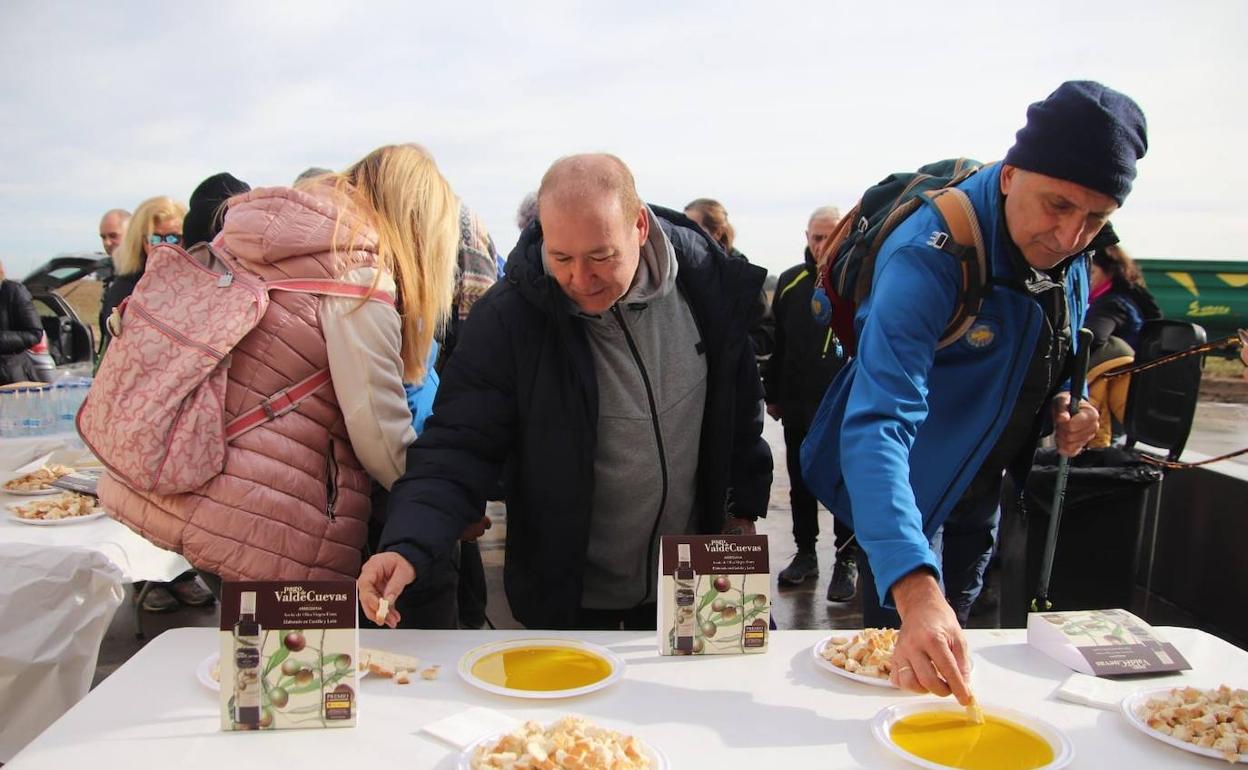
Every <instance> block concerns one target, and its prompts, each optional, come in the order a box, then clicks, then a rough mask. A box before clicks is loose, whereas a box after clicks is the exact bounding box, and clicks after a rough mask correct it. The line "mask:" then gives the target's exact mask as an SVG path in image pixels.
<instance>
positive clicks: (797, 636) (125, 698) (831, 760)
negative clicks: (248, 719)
mask: <svg viewBox="0 0 1248 770" xmlns="http://www.w3.org/2000/svg"><path fill="white" fill-rule="evenodd" d="M1161 633H1162V635H1163V636H1164V637H1165V638H1167V639H1168V640H1169V641H1171V642H1173V643H1174V644H1175V645H1176V646H1177V647H1178V648H1179V650H1181V651H1182V653H1183V654H1184V655H1185V656H1187V658H1188V660H1189V661H1190V662H1191V663H1192V665H1193V666H1194V667H1195V669H1194V671H1192V672H1189V673H1188V674H1185V675H1182V676H1178V677H1168V678H1167V679H1166V681H1165V682H1164V683H1163V684H1158V683H1157V681H1153V682H1144V683H1141V687H1157V686H1166V685H1169V684H1171V683H1179V682H1184V683H1186V682H1192V683H1194V684H1199V685H1213V684H1217V683H1219V682H1227V683H1229V684H1237V685H1239V686H1241V687H1242V686H1245V685H1248V653H1245V652H1244V651H1242V650H1239V649H1237V648H1235V647H1233V646H1231V645H1230V644H1227V643H1226V642H1223V641H1222V640H1220V639H1217V638H1216V637H1213V636H1210V635H1208V634H1205V633H1202V632H1200V631H1194V630H1191V629H1182V628H1164V629H1161ZM534 635H536V634H534V633H532V632H524V631H515V632H512V631H496V632H489V631H380V630H377V631H372V630H366V631H362V632H361V634H360V643H361V644H362V645H365V646H373V647H382V648H385V649H390V650H394V651H400V652H405V653H409V654H413V655H418V656H420V657H421V658H422V659H423V660H424V661H427V662H430V663H441V664H442V665H443V669H442V676H441V677H440V678H439V679H438V680H436V681H433V682H427V681H423V680H419V679H418V680H416V681H414V682H413V683H412V684H410V685H407V686H399V685H396V684H394V683H393V682H392V681H389V680H380V679H376V678H367V679H364V680H361V682H360V718H359V725H358V727H356V728H355V729H337V730H304V731H289V732H276V733H264V734H256V733H232V734H227V733H221V732H220V731H219V722H218V716H217V708H218V706H217V701H216V696H215V693H212V692H209V691H208V690H207V689H206V688H205V687H204V686H203V685H202V684H200V683H199V682H198V681H197V680H196V678H195V667H196V665H197V664H198V663H199V662H200V661H201V660H202V659H203V658H204V657H205V656H207V655H209V654H210V653H212V652H213V651H214V650H215V649H216V646H217V637H216V632H215V631H214V630H212V629H202V628H196V629H177V630H173V631H169V632H167V633H165V634H163V635H162V636H160V637H159V638H157V639H155V640H154V641H153V642H151V643H150V644H148V645H147V646H146V647H144V648H143V650H142V651H140V652H139V653H138V654H137V655H136V656H135V657H134V658H132V659H131V660H130V661H128V662H127V663H126V664H125V665H124V666H122V668H121V669H119V670H118V671H117V672H116V673H114V674H113V675H112V676H111V677H109V678H108V679H107V680H105V681H104V682H103V683H102V684H101V685H100V686H99V687H97V688H96V689H95V690H94V691H92V692H91V694H90V695H88V696H87V697H86V698H85V699H83V700H82V701H81V702H80V703H79V704H78V705H77V706H75V707H74V708H73V709H72V710H71V711H70V712H69V713H68V714H66V715H65V716H64V717H63V718H62V719H61V720H60V721H59V722H57V723H56V724H55V725H53V726H52V727H51V728H49V729H48V731H47V732H45V733H44V734H43V735H41V736H40V737H39V738H37V739H36V740H35V741H34V742H33V743H31V744H30V745H29V746H28V747H27V748H26V749H25V750H24V751H23V752H22V753H21V754H19V755H18V756H17V757H16V758H15V759H14V760H13V762H12V763H11V764H9V765H6V766H5V770H38V769H41V768H47V769H48V770H53V769H55V770H61V769H62V768H67V767H79V766H90V767H91V768H92V770H109V769H112V768H116V770H134V769H135V768H177V769H178V770H193V769H194V768H212V769H213V770H219V768H226V767H230V768H232V767H247V768H269V767H296V768H309V767H333V768H342V767H357V766H360V767H367V768H369V770H374V769H378V770H379V769H381V768H402V770H415V769H416V768H421V769H422V770H423V769H425V768H437V769H439V770H450V768H453V767H454V766H455V757H456V755H457V751H456V750H454V749H452V748H450V747H449V746H448V745H446V744H443V743H442V742H440V741H439V740H437V739H435V738H432V737H430V736H428V735H427V734H425V733H423V732H422V731H421V729H420V728H421V726H422V725H425V724H428V723H430V722H433V721H436V720H438V719H441V718H444V717H447V716H450V715H453V714H456V713H460V712H462V711H464V710H466V709H468V708H472V707H474V706H486V707H489V708H493V709H496V710H499V711H503V712H506V713H508V714H510V715H512V716H514V717H517V718H522V719H523V718H535V719H540V720H543V721H550V720H552V719H554V718H556V717H558V716H561V715H563V714H566V713H569V712H572V713H579V714H583V715H585V716H588V717H590V718H592V719H594V720H597V721H599V722H602V723H604V724H608V725H611V726H613V727H617V728H620V729H624V730H626V731H628V732H631V733H633V734H636V735H638V736H639V737H641V738H642V739H644V740H646V741H648V742H650V743H652V744H653V745H655V746H657V747H659V748H660V749H662V751H663V752H665V753H666V754H667V756H668V758H669V760H670V762H671V767H672V768H673V770H689V769H696V768H764V770H780V769H781V768H783V769H785V770H787V769H788V768H872V769H873V770H889V769H890V768H892V769H896V770H902V769H903V768H906V767H911V766H910V765H908V764H906V763H904V762H902V761H900V760H898V759H896V758H894V757H893V756H892V755H890V754H888V753H886V752H885V751H884V750H883V749H882V748H880V747H879V746H878V745H877V744H876V743H875V741H874V739H873V738H872V737H871V734H870V730H869V727H868V723H869V721H870V719H871V718H872V717H873V716H874V715H875V714H876V713H877V712H878V711H879V710H880V709H882V708H884V707H885V706H888V705H890V704H893V703H897V702H899V701H903V700H906V699H907V698H910V697H921V696H906V695H903V694H900V693H898V692H896V691H893V690H886V689H881V688H877V687H871V686H869V685H863V684H858V683H856V682H853V681H850V680H847V679H844V678H841V677H838V676H836V675H834V674H831V673H828V672H826V671H823V670H821V669H819V668H817V667H816V665H815V664H814V662H813V660H812V658H811V647H812V646H813V645H814V644H815V643H816V642H817V641H818V640H820V639H821V638H823V637H824V636H826V635H827V632H825V631H780V632H777V633H775V634H773V636H772V639H771V648H770V649H769V650H768V652H767V653H766V654H762V655H749V656H718V657H693V658H663V657H660V656H659V655H657V653H656V650H655V638H654V634H653V633H627V632H578V633H561V634H553V635H561V636H573V637H575V638H579V639H584V640H586V641H590V642H594V643H597V644H602V645H605V646H607V647H609V648H610V649H611V650H613V651H614V652H615V653H616V654H618V655H619V656H621V657H622V658H623V659H624V660H625V661H626V662H627V666H626V672H625V675H624V677H623V679H622V680H621V681H619V682H617V683H615V684H613V685H612V686H610V687H607V688H606V689H603V690H600V691H598V692H595V693H591V694H589V695H585V696H581V697H579V698H574V699H570V700H562V701H541V700H529V699H516V698H508V697H505V696H499V695H492V694H489V693H486V692H483V691H481V690H479V689H477V688H475V687H472V686H470V685H469V684H467V683H465V682H464V681H463V680H461V679H460V677H459V676H458V675H457V673H456V671H455V665H456V662H457V661H458V660H459V658H460V656H461V655H462V654H463V653H464V652H465V651H467V650H468V649H470V648H472V647H474V646H476V645H478V644H483V643H485V642H490V641H498V640H501V639H506V638H515V637H522V636H534ZM544 635H546V636H550V635H552V634H550V633H547V634H544ZM968 636H969V640H970V643H971V646H972V649H973V654H974V658H975V664H976V665H975V673H974V685H975V690H976V692H977V694H978V696H979V698H980V700H981V701H983V702H984V704H985V706H988V707H991V705H992V704H1001V705H1006V706H1010V707H1013V708H1016V709H1022V710H1025V711H1027V712H1029V713H1031V714H1034V715H1036V716H1038V717H1040V718H1042V719H1045V720H1047V721H1049V722H1051V723H1052V724H1054V725H1056V726H1057V727H1058V728H1060V729H1061V730H1064V731H1065V732H1066V734H1067V735H1068V736H1069V737H1070V739H1071V741H1073V743H1074V746H1075V751H1076V756H1075V759H1074V762H1073V763H1072V764H1071V765H1070V767H1072V768H1084V769H1085V770H1104V768H1114V767H1122V768H1148V770H1164V769H1166V768H1191V767H1198V768H1199V767H1208V768H1211V770H1212V769H1213V768H1217V767H1223V766H1225V764H1224V763H1219V761H1215V760H1206V759H1203V758H1201V757H1198V756H1196V755H1193V754H1189V753H1186V752H1183V751H1181V750H1179V749H1175V748H1172V747H1170V746H1167V745H1165V744H1163V743H1161V742H1160V741H1156V740H1153V739H1152V738H1149V737H1147V736H1145V735H1143V734H1141V733H1139V732H1137V731H1136V730H1135V729H1133V728H1132V727H1130V726H1129V725H1128V724H1127V722H1126V721H1125V720H1124V719H1123V718H1122V716H1121V715H1119V714H1117V713H1113V712H1109V711H1102V710H1098V709H1094V708H1090V707H1087V706H1079V705H1074V704H1068V703H1065V702H1062V701H1058V700H1056V699H1055V697H1054V695H1053V692H1054V690H1055V689H1057V687H1058V686H1059V685H1060V684H1061V683H1062V682H1063V681H1064V680H1065V679H1066V677H1067V676H1068V675H1069V674H1070V671H1069V670H1068V669H1066V668H1065V667H1063V666H1062V665H1060V664H1058V663H1056V662H1054V661H1053V660H1051V659H1049V658H1048V657H1046V656H1045V655H1044V654H1043V653H1040V652H1038V651H1036V650H1034V649H1032V648H1030V647H1029V646H1027V644H1026V641H1025V632H1024V631H1022V630H1006V631H970V632H969V633H968Z"/></svg>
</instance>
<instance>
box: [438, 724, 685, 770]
mask: <svg viewBox="0 0 1248 770" xmlns="http://www.w3.org/2000/svg"><path fill="white" fill-rule="evenodd" d="M603 726H604V727H605V726H606V725H603ZM610 729H612V730H615V731H616V732H620V733H627V732H628V731H627V730H618V729H616V728H614V727H611V728H610ZM509 732H511V731H510V730H504V731H502V732H498V733H494V734H493V735H487V736H485V737H484V738H482V739H481V740H479V741H476V742H475V743H473V744H472V745H471V746H469V747H468V748H466V749H464V750H463V751H462V752H460V754H459V762H458V763H457V764H456V765H455V770H472V753H473V752H474V751H476V750H477V747H478V746H481V745H483V744H485V743H493V742H495V741H497V740H498V739H499V738H502V737H503V736H504V735H506V734H507V733H509ZM637 740H638V742H639V743H641V751H642V753H644V754H645V755H646V758H647V759H649V760H650V770H667V756H666V755H665V754H664V753H663V752H661V751H659V750H658V749H656V748H655V747H654V746H651V745H650V744H649V743H646V742H645V741H643V740H641V739H640V738H638V739H637Z"/></svg>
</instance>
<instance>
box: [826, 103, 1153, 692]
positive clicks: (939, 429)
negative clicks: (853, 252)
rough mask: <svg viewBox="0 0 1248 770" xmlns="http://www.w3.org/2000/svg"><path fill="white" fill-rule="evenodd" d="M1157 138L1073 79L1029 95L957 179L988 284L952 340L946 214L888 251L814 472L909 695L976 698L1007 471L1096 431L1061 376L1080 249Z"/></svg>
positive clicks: (920, 217) (1082, 283) (1077, 301)
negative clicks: (846, 525) (972, 316)
mask: <svg viewBox="0 0 1248 770" xmlns="http://www.w3.org/2000/svg"><path fill="white" fill-rule="evenodd" d="M1146 148H1147V138H1146V128H1145V122H1144V116H1143V113H1142V112H1141V111H1140V109H1139V107H1138V106H1137V105H1136V104H1135V102H1133V101H1132V100H1131V99H1130V98H1128V97H1126V96H1124V95H1123V94H1120V93H1118V92H1116V91H1113V90H1111V89H1109V88H1106V87H1105V86H1102V85H1100V84H1099V83H1093V82H1089V81H1078V82H1068V83H1063V84H1062V85H1061V86H1060V87H1059V88H1058V89H1057V90H1056V91H1054V92H1053V93H1052V94H1050V95H1049V97H1048V98H1046V99H1045V100H1044V101H1041V102H1037V103H1035V104H1033V105H1031V107H1030V108H1029V109H1028V111H1027V124H1026V125H1025V126H1024V127H1023V128H1022V129H1021V130H1020V131H1019V132H1018V134H1017V138H1016V143H1015V144H1014V146H1013V147H1012V148H1011V149H1010V151H1009V153H1008V154H1007V155H1006V157H1005V160H1004V161H1003V162H1001V163H997V164H993V165H991V166H988V167H986V168H984V169H982V170H980V171H979V172H978V173H977V174H975V175H974V176H972V177H971V178H970V179H968V180H966V181H965V182H963V183H962V184H960V185H959V187H960V188H961V189H962V190H963V191H964V192H965V193H966V194H967V196H969V198H970V200H971V202H972V205H973V207H974V210H975V215H976V218H977V220H978V224H979V227H980V229H981V231H982V233H983V236H984V243H985V248H986V249H987V251H988V255H987V258H988V263H989V267H990V273H991V284H990V289H989V292H988V294H987V296H986V298H985V300H984V303H983V308H982V311H981V312H980V314H979V315H978V318H977V320H976V322H975V323H974V325H973V326H972V327H971V328H970V329H969V330H968V331H967V333H966V334H965V335H964V336H963V337H962V338H960V339H959V340H958V341H956V342H955V343H953V344H951V345H949V346H947V347H944V348H942V349H940V350H937V349H936V344H937V341H938V340H939V338H940V336H941V334H942V332H943V331H944V329H945V325H946V323H947V322H948V321H949V319H950V317H951V316H952V315H953V310H954V305H955V302H956V301H957V299H958V295H959V292H960V287H961V284H962V282H961V280H960V278H959V275H958V273H957V270H958V266H957V263H956V262H955V260H954V259H953V258H952V257H951V256H950V255H949V254H947V253H945V252H942V251H940V250H939V249H937V248H935V247H934V246H932V245H929V240H930V241H935V240H936V239H935V238H934V237H933V234H935V233H938V232H939V231H941V230H942V226H941V224H940V220H939V219H938V218H937V216H936V213H935V211H934V210H933V209H932V208H931V207H929V206H922V207H920V209H919V210H918V211H916V212H915V213H914V214H913V215H911V216H910V217H909V218H908V219H907V220H906V221H904V222H903V223H902V224H901V225H899V226H898V227H897V229H896V230H895V231H894V232H893V233H892V234H891V235H890V236H889V237H888V239H887V240H886V241H885V242H884V244H883V246H882V247H881V248H880V251H879V254H878V256H877V262H876V266H875V273H874V282H873V284H872V290H871V294H870V295H869V297H868V298H867V299H866V300H865V301H864V302H863V303H862V306H861V307H860V308H859V309H858V313H857V316H856V318H855V325H856V330H857V332H858V337H859V343H858V356H857V358H856V359H855V360H853V361H852V362H851V363H850V365H849V366H847V367H846V368H845V369H843V370H842V371H841V373H840V375H838V377H837V379H836V380H835V381H834V382H833V384H832V386H831V387H830V388H829V391H828V394H827V397H826V398H825V399H824V402H823V404H822V405H821V406H820V411H821V412H822V413H824V414H823V415H822V419H821V417H820V416H816V421H815V422H816V424H817V425H825V426H831V427H830V428H829V430H831V431H832V433H831V435H816V434H815V433H814V432H813V431H812V433H811V437H810V438H809V439H808V441H807V442H806V444H805V445H804V447H803V472H804V475H805V476H806V478H807V479H808V480H810V479H814V478H816V477H817V476H823V477H824V478H823V479H821V480H820V484H819V486H820V488H822V489H824V490H828V489H832V490H834V491H833V492H832V493H831V494H830V497H831V498H832V499H826V500H824V502H825V503H826V504H828V507H829V508H830V509H831V510H832V511H834V512H835V513H836V514H837V515H838V516H841V517H843V518H845V519H846V520H847V521H849V522H850V523H851V524H852V525H853V527H854V530H855V532H856V533H857V535H858V539H859V542H860V544H861V546H862V548H863V550H864V551H865V554H866V559H865V563H864V564H862V565H861V570H862V574H863V576H864V578H865V579H866V581H867V585H868V586H870V585H871V580H872V578H873V580H874V586H873V587H874V589H875V590H874V591H873V590H871V589H870V588H868V589H866V590H864V592H863V595H864V608H863V609H864V621H865V624H866V625H867V626H875V625H894V626H896V625H897V624H898V623H899V624H900V627H901V636H900V638H899V641H898V644H897V648H896V651H895V653H894V656H893V663H894V671H893V678H894V681H895V682H896V683H897V684H899V685H900V686H901V687H903V688H905V689H909V690H917V691H929V692H933V693H936V694H938V695H948V694H950V693H951V692H952V693H953V694H954V695H956V696H957V698H958V700H959V701H960V702H962V703H967V702H968V701H969V699H970V693H969V690H968V688H967V675H968V673H969V665H968V656H967V649H966V641H965V638H964V636H963V633H962V630H961V625H960V624H964V623H965V622H966V618H967V614H968V612H969V610H970V606H971V604H972V603H973V602H974V601H975V598H976V596H978V594H979V590H980V588H981V587H982V578H983V572H984V568H985V566H986V565H987V563H988V559H989V557H990V555H991V551H992V547H993V543H994V540H995V538H996V529H997V519H998V501H999V499H1000V491H1001V480H1002V473H1003V471H1004V470H1006V469H1007V468H1008V469H1010V470H1011V471H1012V472H1014V473H1015V475H1016V477H1017V476H1018V475H1020V474H1025V473H1026V469H1028V468H1029V467H1030V464H1031V456H1032V453H1033V451H1034V448H1035V442H1036V440H1037V438H1038V437H1039V435H1040V433H1041V430H1042V426H1043V425H1044V423H1045V422H1046V420H1048V419H1051V420H1052V424H1053V427H1054V430H1055V432H1056V440H1057V445H1058V449H1059V451H1061V452H1062V454H1064V455H1067V456H1070V455H1073V454H1076V453H1077V452H1079V451H1080V450H1081V449H1082V447H1083V445H1084V444H1085V443H1086V442H1087V441H1088V440H1089V439H1090V438H1091V437H1092V436H1093V435H1094V433H1095V430H1096V423H1097V413H1096V410H1095V409H1094V408H1092V407H1091V405H1089V404H1088V403H1087V402H1081V404H1080V409H1079V412H1078V414H1077V416H1075V417H1071V416H1070V415H1069V414H1068V413H1067V409H1068V404H1069V399H1070V394H1069V393H1068V392H1065V391H1067V390H1068V388H1069V386H1068V385H1064V384H1063V383H1064V381H1065V380H1066V379H1067V378H1068V377H1069V367H1068V362H1069V360H1070V348H1071V340H1072V339H1073V338H1074V330H1076V329H1078V328H1079V326H1080V325H1081V324H1082V321H1083V314H1084V311H1085V310H1086V307H1087V295H1088V280H1087V269H1086V264H1085V262H1086V260H1085V259H1084V258H1083V255H1082V252H1084V250H1085V249H1086V248H1087V247H1088V244H1089V242H1090V241H1091V240H1092V238H1093V236H1095V235H1096V234H1097V232H1098V231H1099V230H1100V229H1101V226H1102V225H1104V224H1105V222H1106V221H1107V220H1108V218H1109V216H1110V214H1112V213H1113V212H1114V211H1115V210H1116V209H1117V208H1118V207H1119V206H1121V205H1122V203H1123V201H1124V200H1125V199H1126V197H1127V194H1128V193H1129V192H1130V190H1131V183H1132V181H1133V180H1134V178H1135V166H1136V161H1137V160H1138V159H1139V158H1141V157H1143V155H1144V152H1145V150H1146ZM1046 405H1048V406H1049V408H1048V409H1047V410H1046V409H1045V406H1046ZM893 608H895V609H896V613H897V614H894V613H893V612H892V609H893ZM898 614H899V616H900V617H899V618H898Z"/></svg>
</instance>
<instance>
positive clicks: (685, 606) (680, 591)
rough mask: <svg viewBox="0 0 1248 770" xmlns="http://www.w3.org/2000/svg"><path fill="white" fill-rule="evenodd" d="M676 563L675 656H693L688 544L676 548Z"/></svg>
mask: <svg viewBox="0 0 1248 770" xmlns="http://www.w3.org/2000/svg"><path fill="white" fill-rule="evenodd" d="M678 550H679V555H678V556H677V561H676V572H675V580H676V650H675V652H676V654H677V655H691V654H693V599H694V597H693V580H694V578H695V577H696V575H695V574H694V572H693V563H692V561H691V560H690V556H689V544H688V543H681V544H680V545H679V546H678Z"/></svg>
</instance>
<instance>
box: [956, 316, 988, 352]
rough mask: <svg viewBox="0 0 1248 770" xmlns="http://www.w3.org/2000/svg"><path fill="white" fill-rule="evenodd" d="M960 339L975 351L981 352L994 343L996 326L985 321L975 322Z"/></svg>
mask: <svg viewBox="0 0 1248 770" xmlns="http://www.w3.org/2000/svg"><path fill="white" fill-rule="evenodd" d="M962 339H963V340H964V341H965V342H966V344H967V345H970V346H971V347H973V348H975V349H976V350H983V349H984V348H987V347H989V346H991V345H992V343H993V342H995V341H996V339H997V329H996V325H995V324H993V323H992V322H990V321H986V320H979V321H976V322H975V323H974V324H973V325H972V326H971V328H970V329H968V330H967V332H966V334H964V335H963V336H962Z"/></svg>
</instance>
